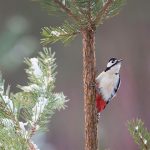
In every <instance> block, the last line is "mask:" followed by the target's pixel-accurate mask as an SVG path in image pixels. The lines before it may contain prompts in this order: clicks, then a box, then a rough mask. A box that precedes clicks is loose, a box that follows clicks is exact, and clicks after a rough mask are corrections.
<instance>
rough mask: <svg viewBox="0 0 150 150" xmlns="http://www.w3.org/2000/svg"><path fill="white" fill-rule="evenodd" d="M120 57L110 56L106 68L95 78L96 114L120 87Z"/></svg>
mask: <svg viewBox="0 0 150 150" xmlns="http://www.w3.org/2000/svg"><path fill="white" fill-rule="evenodd" d="M121 62H122V59H117V58H110V59H109V61H108V63H107V66H106V69H105V70H104V71H103V72H101V73H100V74H99V75H98V76H97V78H96V85H95V87H96V108H97V113H98V116H100V113H101V112H102V111H103V110H104V109H105V108H106V106H107V104H108V103H109V102H110V101H111V100H112V99H113V98H114V97H115V95H116V93H117V91H118V89H119V87H120V83H121V81H120V74H119V71H120V68H121Z"/></svg>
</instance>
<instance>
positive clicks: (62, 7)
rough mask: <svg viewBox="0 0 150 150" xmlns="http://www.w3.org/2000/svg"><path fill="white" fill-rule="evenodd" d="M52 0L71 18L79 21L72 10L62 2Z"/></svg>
mask: <svg viewBox="0 0 150 150" xmlns="http://www.w3.org/2000/svg"><path fill="white" fill-rule="evenodd" d="M53 1H54V2H55V3H56V4H58V5H59V7H60V8H61V9H62V10H63V11H65V12H66V13H67V14H68V16H70V17H71V18H73V19H74V20H75V21H77V22H80V18H79V17H78V16H76V15H74V14H73V13H72V11H71V10H70V9H69V8H67V7H66V6H65V5H64V4H63V3H61V2H60V1H59V0H53Z"/></svg>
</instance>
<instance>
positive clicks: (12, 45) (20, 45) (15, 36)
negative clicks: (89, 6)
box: [0, 16, 37, 70]
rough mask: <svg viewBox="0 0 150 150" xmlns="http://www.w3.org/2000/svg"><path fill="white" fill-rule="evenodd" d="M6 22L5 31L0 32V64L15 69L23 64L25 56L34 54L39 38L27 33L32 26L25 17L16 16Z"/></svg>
mask: <svg viewBox="0 0 150 150" xmlns="http://www.w3.org/2000/svg"><path fill="white" fill-rule="evenodd" d="M5 24H6V25H5V28H4V30H3V33H1V34H0V65H1V66H3V67H4V68H7V69H8V70H14V69H15V68H17V67H19V66H20V65H21V64H22V60H23V58H24V57H28V56H30V55H31V54H33V52H34V51H35V50H36V48H37V40H36V38H35V37H33V36H30V35H25V33H27V32H28V30H29V28H30V26H29V22H28V21H27V20H26V19H25V18H23V17H21V16H14V17H12V18H10V19H8V21H7V22H6V23H5ZM14 58H15V59H14ZM8 60H9V61H8Z"/></svg>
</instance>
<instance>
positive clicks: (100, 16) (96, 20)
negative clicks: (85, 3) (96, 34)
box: [94, 0, 113, 24]
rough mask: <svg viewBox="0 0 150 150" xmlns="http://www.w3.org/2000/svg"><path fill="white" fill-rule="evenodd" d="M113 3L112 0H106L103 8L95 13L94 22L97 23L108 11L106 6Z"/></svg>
mask: <svg viewBox="0 0 150 150" xmlns="http://www.w3.org/2000/svg"><path fill="white" fill-rule="evenodd" d="M112 3H113V0H108V1H107V2H106V3H105V4H104V6H103V8H102V9H101V10H100V11H99V12H98V13H97V16H96V19H95V21H94V22H95V24H99V22H100V21H101V18H102V16H103V15H106V14H107V13H108V8H109V7H110V5H111V4H112Z"/></svg>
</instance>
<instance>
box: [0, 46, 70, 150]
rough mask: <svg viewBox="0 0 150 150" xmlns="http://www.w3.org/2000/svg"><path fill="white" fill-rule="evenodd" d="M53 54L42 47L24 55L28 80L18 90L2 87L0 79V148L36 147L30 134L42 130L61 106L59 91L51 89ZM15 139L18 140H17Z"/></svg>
mask: <svg viewBox="0 0 150 150" xmlns="http://www.w3.org/2000/svg"><path fill="white" fill-rule="evenodd" d="M54 56H55V54H54V53H51V50H48V49H47V48H44V51H43V52H40V53H39V57H37V58H30V59H29V58H28V59H26V63H27V64H28V67H29V68H28V69H26V73H27V74H28V79H29V83H28V85H27V86H20V85H19V86H18V87H19V88H20V89H21V92H19V93H16V94H10V93H9V87H8V88H7V90H6V92H5V91H4V81H3V80H2V79H1V80H0V149H6V150H7V149H8V150H9V149H15V150H21V149H23V150H37V149H38V148H37V146H36V144H34V143H33V142H32V141H31V137H32V136H33V135H34V134H35V133H36V132H37V131H39V130H45V129H46V125H47V122H48V121H49V119H50V118H51V117H52V115H53V114H54V112H55V110H60V109H64V108H65V103H66V102H67V100H66V97H65V96H64V95H63V93H54V92H53V90H54V83H55V75H56V72H55V69H56V64H55V58H54ZM18 143H19V144H18Z"/></svg>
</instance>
